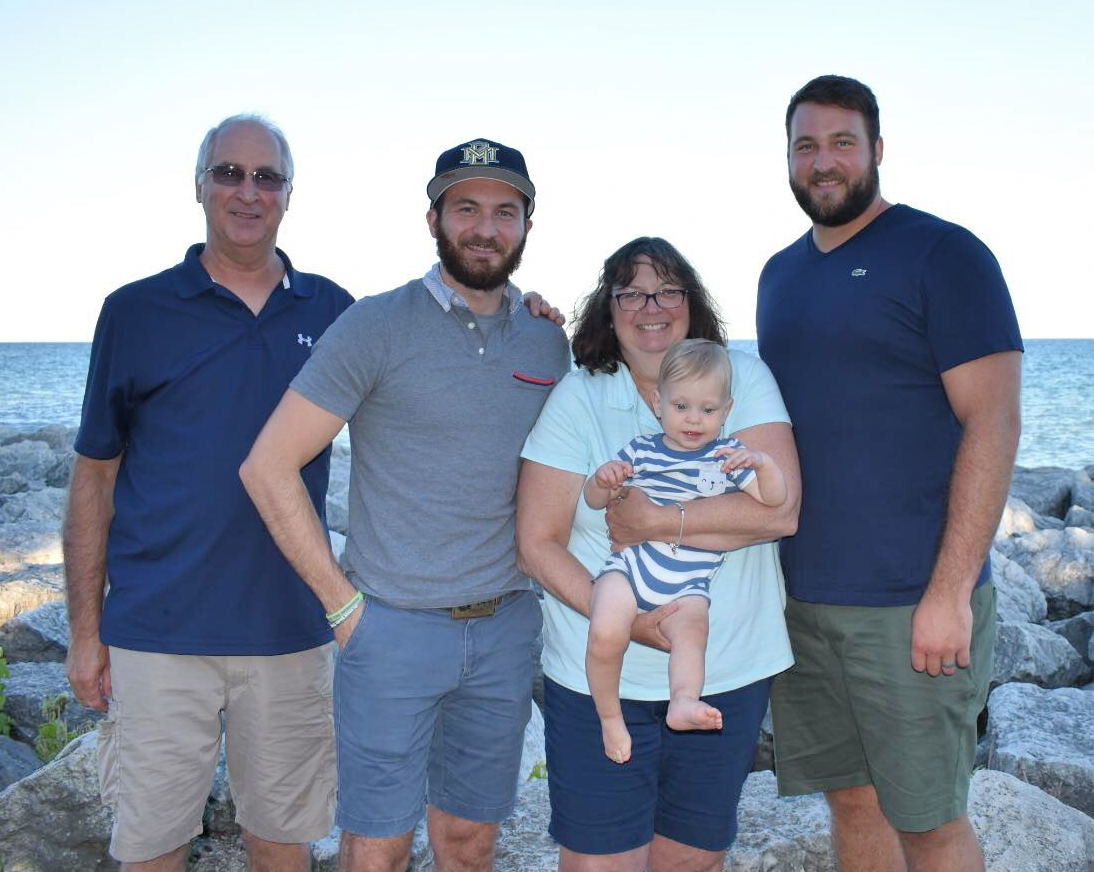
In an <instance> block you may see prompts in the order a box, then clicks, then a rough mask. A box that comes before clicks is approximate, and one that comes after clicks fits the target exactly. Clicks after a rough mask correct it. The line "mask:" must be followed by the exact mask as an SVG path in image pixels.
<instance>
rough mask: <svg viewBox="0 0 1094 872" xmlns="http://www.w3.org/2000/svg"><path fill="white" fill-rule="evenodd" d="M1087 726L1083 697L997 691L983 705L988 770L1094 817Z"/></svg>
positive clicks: (1092, 739) (1092, 699)
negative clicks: (1019, 782)
mask: <svg viewBox="0 0 1094 872" xmlns="http://www.w3.org/2000/svg"><path fill="white" fill-rule="evenodd" d="M1091 724H1094V696H1092V695H1091V694H1089V693H1083V692H1082V691H1080V690H1078V689H1076V688H1071V687H1065V688H1060V689H1058V690H1043V689H1041V688H1039V687H1034V686H1033V685H1031V684H1006V685H1003V686H1002V687H997V688H996V689H995V690H993V691H992V693H991V696H990V697H989V699H988V729H987V740H988V766H989V768H991V769H998V770H1000V771H1002V772H1008V773H1010V774H1011V775H1014V776H1015V777H1017V778H1020V779H1022V780H1023V781H1026V782H1028V783H1030V784H1032V785H1034V786H1036V787H1039V788H1040V789H1041V790H1043V791H1045V792H1046V793H1049V794H1051V795H1052V796H1055V797H1056V798H1057V799H1059V800H1060V801H1061V802H1063V803H1065V804H1066V805H1069V806H1071V807H1072V808H1077V809H1079V810H1080V811H1082V812H1084V813H1085V814H1087V815H1089V814H1091V813H1092V812H1094V730H1092V729H1091ZM1092 847H1094V843H1092ZM1091 857H1092V859H1094V853H1092V854H1091ZM1046 868H1049V867H1046Z"/></svg>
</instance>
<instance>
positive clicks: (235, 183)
mask: <svg viewBox="0 0 1094 872" xmlns="http://www.w3.org/2000/svg"><path fill="white" fill-rule="evenodd" d="M202 172H205V173H208V174H209V175H210V176H212V179H213V181H214V182H216V183H217V184H218V185H223V186H224V187H226V188H238V187H239V186H240V185H242V184H243V180H244V179H245V178H247V176H250V177H251V180H252V181H253V182H254V183H255V187H256V188H258V190H260V191H280V190H282V189H283V188H284V187H285V185H286V183H287V182H289V181H290V179H289V178H288V176H283V175H281V173H279V172H276V171H275V170H269V169H257V170H252V171H251V172H247V171H246V170H245V169H243V167H237V166H236V165H235V164H230V163H225V164H217V165H216V166H215V167H206V168H205V169H204V170H202Z"/></svg>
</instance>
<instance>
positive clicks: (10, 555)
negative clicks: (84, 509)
mask: <svg viewBox="0 0 1094 872" xmlns="http://www.w3.org/2000/svg"><path fill="white" fill-rule="evenodd" d="M19 496H22V495H21V494H20V495H19ZM63 559H64V558H63V555H62V554H61V521H60V520H46V521H28V520H22V521H15V522H11V523H7V524H0V573H7V572H19V571H21V570H24V569H27V568H28V567H31V566H35V565H39V564H43V563H60V562H61V561H62V560H63Z"/></svg>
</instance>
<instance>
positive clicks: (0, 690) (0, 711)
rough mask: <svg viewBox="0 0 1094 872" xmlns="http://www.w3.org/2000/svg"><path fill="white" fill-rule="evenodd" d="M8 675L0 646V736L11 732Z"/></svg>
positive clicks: (0, 869) (6, 664)
mask: <svg viewBox="0 0 1094 872" xmlns="http://www.w3.org/2000/svg"><path fill="white" fill-rule="evenodd" d="M10 675H11V673H10V672H9V671H8V661H7V660H5V659H4V649H3V648H0V736H7V735H9V734H10V733H11V718H9V717H8V716H7V715H6V714H4V702H5V700H4V679H5V678H7V677H8V676H10ZM0 872H3V865H2V864H0Z"/></svg>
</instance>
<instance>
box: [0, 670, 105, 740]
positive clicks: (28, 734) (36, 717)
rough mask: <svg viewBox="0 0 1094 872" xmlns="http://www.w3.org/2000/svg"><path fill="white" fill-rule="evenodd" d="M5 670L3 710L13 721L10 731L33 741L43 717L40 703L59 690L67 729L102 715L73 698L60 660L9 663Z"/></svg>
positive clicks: (91, 723) (90, 723)
mask: <svg viewBox="0 0 1094 872" xmlns="http://www.w3.org/2000/svg"><path fill="white" fill-rule="evenodd" d="M8 670H9V671H10V672H11V676H10V677H9V678H6V679H5V680H4V694H5V695H6V696H7V704H6V705H5V706H4V711H5V712H7V714H8V715H9V716H10V717H11V719H12V721H13V727H12V731H13V732H14V733H15V734H16V735H17V736H18V737H19V738H21V739H23V740H24V741H27V742H33V741H34V738H35V736H36V735H37V734H38V726H39V725H40V724H42V723H43V722H44V721H45V715H44V714H42V704H43V703H45V702H46V701H47V700H51V699H54V698H56V697H58V696H61V695H62V694H64V695H65V696H67V697H68V702H67V703H66V704H65V710H64V714H63V719H64V722H65V724H66V725H67V726H68V728H69V729H70V730H79V729H84V728H86V727H88V726H90V725H94V724H96V723H97V722H98V721H100V720H101V719H102V717H103V715H102V712H98V711H96V710H95V709H89V708H85V707H84V706H82V705H80V704H79V703H78V702H76V700H75V698H74V697H73V695H72V688H71V687H70V686H69V683H68V676H67V675H66V674H65V665H64V664H63V663H11V664H9V666H8Z"/></svg>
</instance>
